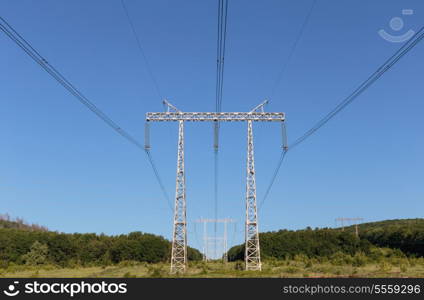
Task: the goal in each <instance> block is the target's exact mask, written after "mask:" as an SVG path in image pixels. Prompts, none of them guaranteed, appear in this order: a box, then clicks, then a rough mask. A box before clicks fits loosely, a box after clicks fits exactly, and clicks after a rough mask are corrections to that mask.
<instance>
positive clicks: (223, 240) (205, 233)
mask: <svg viewBox="0 0 424 300" xmlns="http://www.w3.org/2000/svg"><path fill="white" fill-rule="evenodd" d="M194 222H196V223H203V246H202V252H203V260H204V261H207V260H208V254H209V241H211V240H212V241H213V242H214V243H215V245H216V244H217V242H218V241H221V243H222V250H223V251H222V252H223V256H222V260H223V261H224V262H225V263H226V262H228V255H227V253H228V231H227V228H228V226H227V225H228V223H235V220H233V219H230V218H226V219H204V218H200V219H198V220H195V221H194ZM208 223H216V224H217V223H223V224H224V235H223V236H222V237H214V238H211V237H209V236H208V231H207V224H208ZM215 249H216V247H215ZM215 258H216V253H215Z"/></svg>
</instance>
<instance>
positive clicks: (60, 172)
mask: <svg viewBox="0 0 424 300" xmlns="http://www.w3.org/2000/svg"><path fill="white" fill-rule="evenodd" d="M311 3H312V0H302V1H260V2H259V1H242V0H231V1H230V3H229V10H228V34H227V52H226V59H225V82H224V94H223V106H222V108H223V111H247V110H249V109H251V108H252V107H254V106H255V105H257V104H258V103H259V102H261V101H263V99H264V98H269V97H270V96H271V89H272V86H273V84H274V82H275V80H276V77H277V74H278V72H279V71H280V69H281V66H282V65H283V64H284V63H285V61H286V59H287V56H288V54H289V51H290V47H291V45H292V44H293V42H294V41H295V39H296V36H297V34H298V32H299V29H300V26H301V24H302V22H303V20H304V17H305V15H306V13H307V11H308V10H309V8H310V6H311ZM126 4H127V7H128V9H129V13H130V15H131V17H132V19H133V21H134V24H135V27H136V30H137V31H138V34H139V37H140V39H141V41H142V44H143V47H144V50H145V53H146V56H147V58H148V60H149V64H150V66H151V68H152V71H153V73H154V74H155V77H156V78H157V81H158V83H159V86H160V89H161V93H162V94H163V95H164V96H165V97H167V98H168V99H169V101H170V102H171V103H173V104H175V105H176V106H177V107H179V108H180V109H181V110H184V111H213V110H214V108H215V74H216V73H215V72H216V70H215V68H216V61H215V59H216V34H217V33H216V22H217V16H216V9H217V1H210V0H208V1H162V0H160V1H135V0H126ZM402 9H413V10H414V13H413V15H405V16H404V15H402ZM0 11H1V15H2V17H4V18H5V19H6V20H8V21H9V22H10V23H11V24H12V25H13V26H14V27H15V29H16V30H17V31H18V32H20V33H21V34H22V35H23V36H24V37H25V38H26V39H27V40H28V41H30V42H31V43H32V45H33V46H34V47H35V48H36V49H37V50H39V51H40V52H41V53H42V54H43V55H44V56H45V57H46V58H47V59H48V60H49V62H50V63H51V64H53V65H54V66H55V67H56V68H57V69H59V70H60V71H61V72H62V73H63V74H64V75H65V76H66V77H67V78H68V79H69V80H70V81H71V82H72V83H74V84H75V85H76V86H77V87H78V88H79V89H80V90H81V91H82V92H83V93H84V94H85V95H86V96H87V97H88V98H90V99H91V100H92V101H93V102H94V103H96V104H97V105H98V106H99V107H100V108H101V109H102V110H103V111H105V112H106V113H107V114H108V115H110V116H111V117H112V118H113V119H114V120H115V121H116V122H118V123H119V124H120V125H121V126H122V127H123V128H125V129H126V130H127V131H129V132H130V133H132V134H133V135H134V136H135V137H137V138H138V139H140V140H143V131H144V128H143V126H144V118H145V113H146V112H150V111H161V110H162V109H163V107H162V104H161V99H160V98H159V97H158V95H157V93H156V91H155V89H154V85H153V83H152V80H151V78H150V77H149V74H148V72H147V70H146V67H145V64H144V62H143V60H142V58H141V56H140V53H139V52H138V49H137V46H136V42H135V40H134V36H133V35H132V33H131V30H130V27H129V25H128V23H127V20H126V18H125V14H124V11H123V9H122V7H121V4H120V1H118V0H114V1H82V0H78V1H57V0H56V1H53V0H51V1H36V2H35V1H29V0H22V1H11V0H8V1H2V2H0ZM423 15H424V3H423V2H422V1H419V0H417V1H383V0H380V1H351V0H349V1H348V0H343V1H322V0H318V1H317V4H316V6H315V9H314V11H313V13H312V15H311V18H310V20H309V23H308V25H307V27H306V28H305V31H304V34H303V36H302V38H301V40H300V41H299V44H298V47H297V50H296V52H295V53H294V55H293V56H292V59H291V60H290V62H289V65H288V67H287V69H286V72H285V75H284V77H283V78H282V81H281V83H280V85H279V87H278V89H277V91H276V93H275V95H274V96H273V97H272V98H271V99H270V100H271V102H270V104H269V105H268V107H267V110H268V111H283V112H285V113H286V117H287V132H288V137H289V141H290V140H292V141H293V140H294V139H295V138H296V137H298V136H299V135H301V134H302V133H303V132H304V131H306V130H307V129H309V128H310V127H311V126H312V125H313V124H314V122H316V121H317V120H319V119H320V118H321V117H323V116H324V115H325V114H326V113H327V112H328V111H329V110H330V109H331V108H332V107H334V106H335V105H336V104H337V103H338V102H340V101H341V100H342V99H343V98H344V97H345V96H347V95H348V94H349V93H350V92H351V91H352V90H353V89H354V88H356V87H357V86H358V85H359V84H360V83H361V81H363V80H364V79H365V78H366V77H367V76H368V75H369V74H370V73H372V72H373V71H375V69H376V68H377V67H378V66H379V65H380V64H381V63H382V62H383V61H384V60H385V59H386V58H387V57H389V56H390V55H391V54H392V53H394V52H395V51H396V50H397V49H398V48H399V47H400V46H401V44H400V43H391V42H388V41H386V40H384V39H382V38H381V37H380V36H379V35H378V33H377V32H378V30H380V29H385V30H386V31H387V32H388V33H391V34H396V35H397V34H402V33H404V32H406V31H407V30H408V29H412V30H417V29H418V28H419V27H420V26H422V25H423V24H422V20H423V19H424V18H423ZM393 17H401V18H402V19H403V21H404V25H405V26H404V28H403V29H402V30H400V31H399V32H395V31H393V30H391V28H390V25H389V21H390V20H391V19H392V18H393ZM0 47H1V53H2V55H1V56H0V68H1V70H2V72H0V87H1V88H0V98H1V104H2V105H1V109H0V127H1V128H2V130H1V134H2V137H1V139H0V140H1V142H0V166H1V167H0V199H1V202H0V203H1V208H0V212H2V213H9V214H10V215H12V216H19V217H23V218H24V219H26V220H28V221H30V222H37V223H40V224H43V225H46V226H48V227H49V228H51V229H53V230H58V231H64V232H98V233H100V232H104V233H107V234H118V233H127V232H130V231H136V230H141V231H145V232H152V233H156V234H160V235H163V236H165V237H167V238H170V237H171V233H172V218H171V212H170V210H169V208H168V206H167V204H166V201H165V200H164V199H163V198H162V194H161V193H160V189H159V187H158V185H157V182H156V181H155V178H154V176H153V172H152V170H151V169H150V166H149V164H148V161H147V159H146V157H145V154H144V153H143V152H141V151H140V150H139V149H137V148H135V147H134V146H133V145H131V144H129V143H128V142H127V141H125V140H124V139H122V138H121V137H120V136H119V135H117V134H116V133H115V132H113V131H112V130H110V128H108V127H107V126H106V125H105V124H104V123H102V122H101V121H100V120H99V119H98V118H97V117H96V116H95V115H93V114H92V113H91V112H89V111H88V110H87V109H86V108H85V107H83V106H82V105H81V104H80V103H78V102H77V101H75V99H74V98H73V97H72V96H71V95H69V94H68V93H67V92H66V91H65V90H64V89H63V88H62V87H61V86H59V85H58V84H57V83H56V82H55V81H54V80H53V79H52V78H51V77H49V75H48V74H47V73H45V72H44V71H43V70H42V69H41V68H40V67H39V66H38V65H36V64H35V63H34V62H33V61H32V60H30V59H29V58H28V56H26V55H25V54H24V53H23V52H22V50H20V49H19V48H18V47H17V46H16V45H15V44H13V43H12V42H11V41H10V40H9V39H8V38H7V37H6V36H4V35H0ZM423 50H424V44H422V43H421V44H419V45H418V46H417V47H416V48H414V49H413V50H412V51H411V52H410V53H409V54H407V55H406V56H405V57H404V58H403V59H402V60H401V61H400V62H399V63H398V64H397V65H396V66H395V67H394V68H393V69H392V70H390V72H388V73H386V74H385V75H384V76H383V77H382V78H381V79H380V80H379V81H378V82H377V83H376V84H375V85H373V86H372V87H371V88H370V89H368V90H367V91H366V92H365V93H364V94H363V95H362V96H360V97H359V98H358V99H357V101H355V102H354V103H353V104H352V105H351V106H349V107H348V108H347V109H346V110H344V111H343V112H341V113H340V114H338V115H337V116H336V117H335V118H334V119H333V120H331V121H330V122H329V123H328V124H327V125H326V126H325V127H323V128H322V129H321V130H320V131H319V132H317V133H316V134H315V135H314V136H312V137H311V138H310V139H308V140H307V141H305V142H304V143H303V144H301V145H300V146H299V147H297V148H296V149H295V150H293V151H292V152H289V154H288V155H287V157H286V161H285V163H284V165H283V167H282V169H281V172H280V175H279V176H278V178H277V180H276V182H275V185H274V188H273V190H272V192H271V194H270V196H269V198H268V199H267V201H266V202H265V204H264V206H263V207H262V209H261V210H260V212H259V218H260V219H259V227H260V230H261V231H269V230H277V229H280V228H289V229H299V228H304V227H306V226H311V227H323V226H334V219H335V218H336V217H358V216H359V217H363V218H364V219H365V220H366V221H375V220H382V219H392V218H415V217H422V216H423V215H422V211H424V201H423V199H424V186H423V184H422V178H423V171H422V170H423V169H424V159H423V156H422V153H423V150H424V149H423V148H424V142H423V138H422V131H423V125H422V114H423V111H424V104H423V101H422V100H423V99H424V90H423V86H422V78H423V69H424V68H423V67H424V54H423V53H424V51H423ZM221 128H222V130H221V149H220V170H221V172H220V181H219V187H220V194H219V209H218V210H219V217H221V218H222V217H231V218H234V219H236V220H237V222H238V223H237V229H236V234H234V239H233V238H232V231H233V229H232V228H231V227H230V230H229V231H230V236H231V238H230V243H239V242H241V241H242V240H243V233H242V229H243V222H244V214H245V208H244V190H245V160H246V124H232V123H231V124H222V127H221ZM254 134H255V159H256V171H257V190H258V200H259V201H260V200H261V199H262V196H263V194H264V191H265V189H266V186H267V184H268V182H269V180H270V178H271V175H272V172H273V169H274V167H275V164H276V163H277V160H278V158H279V155H280V144H281V138H280V128H279V126H278V125H276V124H255V126H254ZM176 142H177V125H176V124H164V123H163V124H153V126H152V128H151V143H152V153H153V155H154V157H155V160H156V163H157V165H158V169H159V171H160V173H161V175H162V177H163V180H164V183H165V185H166V188H167V190H168V193H169V194H170V195H171V196H173V193H174V189H175V167H176ZM212 142H213V138H212V126H211V124H203V123H202V124H193V123H189V124H187V125H186V173H187V175H186V176H187V216H188V221H189V222H190V224H189V237H188V238H189V244H191V245H193V246H195V247H201V246H200V244H199V243H198V241H197V240H200V239H201V232H202V231H201V227H200V226H199V225H198V226H197V228H196V227H195V226H194V223H193V220H195V219H197V218H199V217H201V216H203V217H213V211H214V210H213V207H214V203H213V181H212V179H213V148H212ZM171 198H172V197H171ZM196 232H197V239H196Z"/></svg>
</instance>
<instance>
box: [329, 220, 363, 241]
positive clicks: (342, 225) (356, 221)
mask: <svg viewBox="0 0 424 300" xmlns="http://www.w3.org/2000/svg"><path fill="white" fill-rule="evenodd" d="M363 220H364V218H336V220H335V221H336V227H337V223H338V222H340V224H341V227H342V231H344V222H355V223H354V224H355V235H356V237H359V230H358V221H359V222H361V221H363Z"/></svg>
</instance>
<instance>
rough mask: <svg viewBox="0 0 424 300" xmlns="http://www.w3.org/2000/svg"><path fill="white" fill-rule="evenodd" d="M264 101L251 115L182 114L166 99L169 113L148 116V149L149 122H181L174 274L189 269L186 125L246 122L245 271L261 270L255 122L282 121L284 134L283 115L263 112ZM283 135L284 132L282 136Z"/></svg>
mask: <svg viewBox="0 0 424 300" xmlns="http://www.w3.org/2000/svg"><path fill="white" fill-rule="evenodd" d="M267 103H268V101H264V102H263V103H261V104H260V105H258V106H256V107H255V108H254V109H253V110H251V111H250V112H182V111H180V110H179V109H177V108H176V107H175V106H173V105H172V104H170V103H169V102H168V101H166V100H164V104H165V105H166V107H167V111H166V112H150V113H147V114H146V134H145V137H146V142H145V144H146V145H145V147H146V149H149V148H150V143H149V140H148V138H149V134H148V131H149V122H178V124H179V126H178V156H177V179H176V191H175V210H174V231H173V237H172V253H171V272H172V273H176V272H184V271H185V269H186V266H187V229H186V227H187V222H186V197H185V172H184V122H185V121H189V122H240V121H242V122H247V170H246V171H247V178H246V180H247V184H246V227H245V245H246V252H245V263H246V270H261V255H260V247H259V231H258V213H257V207H256V178H255V162H254V152H253V148H254V147H253V125H252V123H253V122H280V123H281V124H282V130H283V132H284V123H283V122H284V120H285V117H284V113H281V112H264V106H265V104H267ZM283 135H284V133H283Z"/></svg>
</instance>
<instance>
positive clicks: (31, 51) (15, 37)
mask: <svg viewBox="0 0 424 300" xmlns="http://www.w3.org/2000/svg"><path fill="white" fill-rule="evenodd" d="M0 21H1V22H0V29H1V30H2V31H3V32H4V33H5V34H6V35H7V36H8V37H9V38H10V39H11V40H12V41H13V42H14V43H15V44H16V45H18V46H19V47H20V48H21V49H22V50H23V51H24V52H25V53H26V54H28V56H29V57H31V58H32V59H33V60H34V61H35V62H36V63H37V64H38V65H40V66H41V67H42V68H43V69H44V70H45V71H46V72H47V73H48V74H49V75H50V76H52V77H53V78H54V79H55V80H56V81H57V82H58V83H59V84H60V85H62V86H63V87H64V88H65V89H66V90H67V91H68V92H69V93H71V95H73V96H74V97H75V98H76V99H77V100H78V101H79V102H80V103H82V104H83V105H84V106H85V107H87V108H88V109H89V110H90V111H91V112H93V113H94V114H95V115H96V116H97V117H99V118H100V119H101V120H102V121H103V122H105V123H106V124H107V125H108V126H109V127H111V128H112V129H113V130H114V131H115V132H117V133H118V134H119V135H121V136H122V137H123V138H125V139H126V140H127V141H129V142H130V143H131V144H133V145H134V146H136V147H137V148H139V149H140V150H143V151H145V153H146V154H147V157H148V160H149V162H150V165H151V167H152V169H153V171H154V173H155V177H156V179H157V181H158V183H159V186H160V188H161V190H162V192H163V195H164V197H165V199H166V200H167V202H168V204H169V205H170V203H171V202H170V200H169V197H168V195H167V193H166V190H165V189H164V186H163V184H162V180H161V178H160V176H159V173H158V171H157V168H156V166H155V164H154V161H153V159H152V157H151V154H150V153H149V151H148V150H147V149H144V147H143V145H142V144H141V143H140V142H139V141H137V140H136V139H135V138H134V137H133V136H131V135H130V134H129V133H128V132H127V131H125V130H124V129H123V128H122V127H121V126H119V125H118V124H117V123H116V122H115V121H113V120H112V119H111V118H110V117H109V116H108V115H106V114H105V113H104V112H103V111H101V110H100V109H99V108H98V107H97V106H96V105H95V104H94V103H93V102H91V101H90V100H89V99H88V98H87V97H86V96H84V94H82V93H81V92H80V91H79V90H78V89H77V88H76V87H75V86H74V85H73V84H72V83H70V82H69V81H68V80H67V79H66V78H65V77H64V76H63V75H62V74H61V73H60V72H59V71H58V70H57V69H56V68H55V67H54V66H53V65H51V64H50V63H49V62H48V61H47V60H46V59H45V58H44V57H43V56H42V55H41V54H40V53H39V52H38V51H37V50H35V48H34V47H33V46H32V45H31V44H30V43H29V42H28V41H27V40H25V39H24V38H23V37H22V36H21V35H20V34H19V33H18V32H17V31H16V30H15V29H14V28H13V27H12V26H11V25H10V24H9V23H8V22H7V21H6V20H5V19H4V18H2V17H0ZM170 208H171V210H172V206H170Z"/></svg>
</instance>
